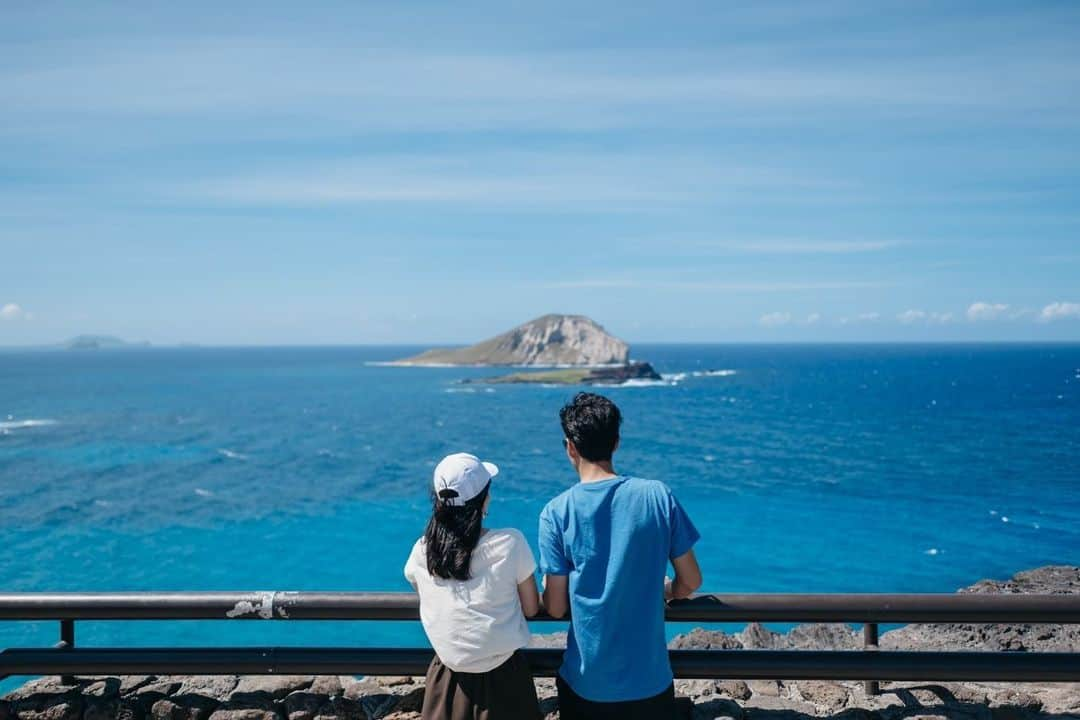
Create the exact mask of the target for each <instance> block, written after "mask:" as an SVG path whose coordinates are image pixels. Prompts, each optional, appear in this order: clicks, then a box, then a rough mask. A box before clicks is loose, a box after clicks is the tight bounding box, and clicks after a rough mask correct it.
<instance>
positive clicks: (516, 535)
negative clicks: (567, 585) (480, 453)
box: [405, 529, 536, 673]
mask: <svg viewBox="0 0 1080 720" xmlns="http://www.w3.org/2000/svg"><path fill="white" fill-rule="evenodd" d="M426 552H427V550H426V543H425V540H424V538H420V539H419V540H417V541H416V544H415V545H413V549H412V552H411V553H409V559H408V561H407V562H406V563H405V579H406V580H408V581H409V582H410V583H412V584H413V586H414V587H416V591H417V593H419V595H420V622H421V623H422V624H423V626H424V632H426V633H427V636H428V640H429V641H430V642H431V646H432V647H433V648H435V653H436V654H437V655H438V656H439V659H440V660H442V663H443V665H446V667H448V668H450V669H451V670H454V671H455V672H467V673H482V672H487V671H488V670H494V669H495V668H497V667H499V666H500V665H502V664H503V663H504V662H506V661H507V660H508V659H509V658H510V656H511V655H513V654H514V651H515V650H517V649H518V648H523V647H525V646H526V645H528V644H529V626H528V625H526V624H525V616H524V615H523V614H522V612H521V599H520V598H519V597H518V590H517V586H518V583H522V582H524V581H525V580H528V579H529V577H530V576H531V575H532V574H533V573H534V572H536V560H535V559H534V558H533V554H532V550H531V549H530V548H529V543H528V542H526V541H525V536H524V535H522V534H521V532H519V531H518V530H514V529H506V530H488V531H487V532H486V533H484V535H482V536H481V537H480V542H479V543H478V544H477V545H476V548H475V549H474V550H473V554H472V560H471V565H470V568H469V571H470V573H471V575H472V577H471V578H470V579H468V580H454V579H450V580H445V579H443V578H441V577H438V576H433V575H431V573H429V572H428V569H427V556H426Z"/></svg>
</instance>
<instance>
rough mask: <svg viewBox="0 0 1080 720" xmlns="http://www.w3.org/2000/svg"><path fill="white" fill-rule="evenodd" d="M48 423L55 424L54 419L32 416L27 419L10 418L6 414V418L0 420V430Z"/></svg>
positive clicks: (20, 428)
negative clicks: (34, 417)
mask: <svg viewBox="0 0 1080 720" xmlns="http://www.w3.org/2000/svg"><path fill="white" fill-rule="evenodd" d="M48 425H56V421H55V420H47V419H33V418H31V419H28V420H12V419H11V416H8V419H7V420H3V421H0V431H11V430H22V429H24V428H32V427H46V426H48Z"/></svg>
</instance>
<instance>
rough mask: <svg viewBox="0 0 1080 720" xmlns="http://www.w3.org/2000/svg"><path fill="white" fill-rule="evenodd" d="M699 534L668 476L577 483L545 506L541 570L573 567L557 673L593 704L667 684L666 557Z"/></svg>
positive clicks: (564, 571) (636, 696) (654, 691)
mask: <svg viewBox="0 0 1080 720" xmlns="http://www.w3.org/2000/svg"><path fill="white" fill-rule="evenodd" d="M699 537H700V535H699V534H698V531H697V529H696V528H695V527H694V524H693V523H692V522H690V518H689V517H687V515H686V511H684V510H683V508H682V506H681V505H680V504H679V502H678V501H677V500H676V499H675V496H674V495H672V493H671V490H670V489H669V488H668V487H667V485H664V484H663V483H660V482H656V481H654V480H642V479H640V478H634V477H626V476H619V477H615V478H611V479H610V480H602V481H600V482H591V483H578V484H577V485H574V486H573V487H572V488H570V489H569V490H567V491H566V492H564V493H562V494H561V495H559V496H558V497H556V498H555V499H553V500H552V501H551V502H549V503H548V504H547V506H546V507H545V508H544V510H543V511H542V512H541V513H540V571H541V572H543V573H544V574H546V575H569V576H570V580H569V586H570V613H571V622H570V635H569V637H568V638H567V643H566V654H565V655H564V656H563V664H562V668H561V669H560V670H559V674H560V675H562V678H563V680H565V681H566V682H567V684H569V685H570V687H571V688H572V689H573V690H574V692H576V693H577V694H578V695H580V696H581V697H583V698H585V699H587V700H593V701H595V702H619V701H624V700H640V699H642V698H647V697H652V696H653V695H658V694H659V693H661V692H663V691H664V690H666V689H667V687H668V685H670V684H671V681H672V675H671V664H670V662H669V661H668V654H667V641H666V638H665V635H664V597H663V594H664V593H663V589H664V588H663V581H664V576H665V575H666V574H667V566H668V561H669V560H672V559H674V558H677V557H679V556H680V555H683V554H685V553H686V552H687V551H688V550H690V548H691V547H693V545H694V543H695V542H697V540H698V538H699Z"/></svg>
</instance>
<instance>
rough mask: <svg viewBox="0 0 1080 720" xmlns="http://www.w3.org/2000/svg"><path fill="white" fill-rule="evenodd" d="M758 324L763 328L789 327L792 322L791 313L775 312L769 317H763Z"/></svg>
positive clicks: (768, 315)
mask: <svg viewBox="0 0 1080 720" xmlns="http://www.w3.org/2000/svg"><path fill="white" fill-rule="evenodd" d="M758 322H759V323H760V324H761V325H762V326H763V327H780V326H782V325H787V324H789V323H790V322H791V313H785V312H773V313H769V314H767V315H762V316H761V319H760V320H758Z"/></svg>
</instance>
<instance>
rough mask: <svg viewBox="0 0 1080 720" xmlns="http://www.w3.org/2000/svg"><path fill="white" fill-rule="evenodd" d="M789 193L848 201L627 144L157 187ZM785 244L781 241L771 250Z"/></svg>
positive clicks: (474, 196) (350, 194) (636, 206)
mask: <svg viewBox="0 0 1080 720" xmlns="http://www.w3.org/2000/svg"><path fill="white" fill-rule="evenodd" d="M643 168H648V170H647V171H643ZM850 190H852V189H851V188H849V191H850ZM794 194H797V195H798V197H799V198H800V202H804V203H805V202H811V203H813V202H819V201H820V202H822V203H826V204H834V203H837V202H844V201H845V199H844V198H845V196H844V195H842V194H838V193H837V192H835V187H833V186H832V184H831V183H830V182H829V181H828V180H827V179H825V178H822V177H820V176H808V175H806V174H804V173H800V172H793V171H791V170H788V169H785V168H778V167H769V166H764V165H763V166H738V165H725V166H722V167H719V166H716V165H715V164H714V163H710V162H707V161H704V160H703V159H702V158H700V157H696V156H694V155H690V154H687V153H685V152H670V151H669V152H655V151H647V150H640V149H638V150H633V151H624V152H615V151H612V152H597V151H591V152H590V151H581V150H573V151H555V150H553V151H549V152H525V151H509V150H499V149H494V150H493V149H487V150H483V151H476V150H470V151H468V152H461V151H456V152H451V151H442V152H432V153H429V154H422V155H421V154H377V155H371V156H354V157H351V158H347V159H343V160H337V161H333V162H324V163H316V164H311V163H308V164H299V165H294V166H292V167H277V168H262V169H258V170H252V171H250V172H248V173H244V174H237V175H230V176H226V177H217V178H206V179H203V180H199V181H194V182H188V183H180V184H177V185H172V186H168V187H166V188H164V189H163V190H162V195H163V197H164V199H167V200H171V201H180V202H204V203H205V202H210V203H218V204H226V205H252V206H275V205H278V206H324V205H356V204H370V203H384V204H385V203H391V204H401V203H429V204H430V203H453V204H456V205H460V204H483V205H491V206H498V207H525V208H529V207H538V206H543V207H547V206H552V205H558V206H562V207H568V208H574V207H578V208H581V207H585V208H599V207H602V208H605V209H611V208H615V209H624V210H628V211H629V210H645V209H649V208H656V207H661V208H663V207H686V206H701V205H708V206H715V205H717V204H738V205H740V206H741V205H753V204H754V203H756V202H760V201H761V199H762V198H770V199H771V200H772V201H776V198H781V200H782V199H783V198H784V197H786V196H789V195H794ZM748 245H749V244H748ZM855 247H857V246H856V245H854V244H851V245H845V244H843V243H832V244H819V245H818V246H817V247H816V248H815V247H813V246H810V247H805V246H803V245H801V244H799V243H789V244H788V246H787V251H789V252H799V251H800V250H799V249H798V248H804V249H803V250H802V251H806V252H822V251H825V252H828V251H833V252H844V251H850V250H851V249H853V248H855ZM845 248H847V249H845ZM867 249H869V248H867ZM765 251H766V252H768V251H769V250H768V249H766V250H765ZM783 251H784V249H783V248H781V247H778V248H777V249H776V250H774V252H783Z"/></svg>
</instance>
